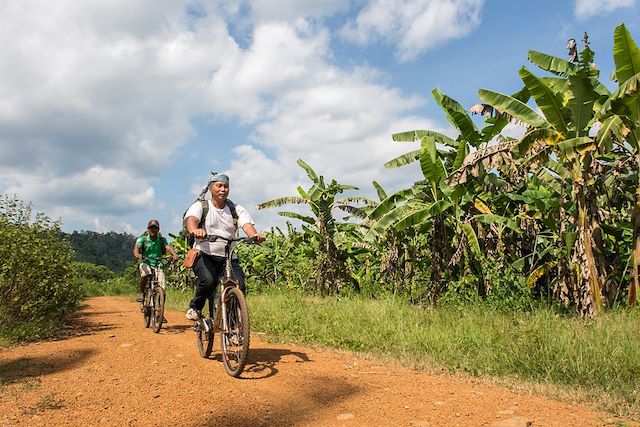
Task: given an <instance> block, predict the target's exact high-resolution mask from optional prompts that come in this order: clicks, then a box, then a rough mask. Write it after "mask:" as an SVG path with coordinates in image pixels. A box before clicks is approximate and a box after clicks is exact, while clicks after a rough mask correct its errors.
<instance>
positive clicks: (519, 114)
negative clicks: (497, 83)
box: [478, 89, 551, 128]
mask: <svg viewBox="0 0 640 427" xmlns="http://www.w3.org/2000/svg"><path fill="white" fill-rule="evenodd" d="M478 97H479V98H480V99H481V100H483V101H484V102H485V103H486V104H489V105H491V106H492V107H493V108H497V109H498V110H500V111H504V112H506V113H507V114H509V115H511V116H513V117H515V118H516V119H518V120H520V121H522V122H524V123H526V124H528V125H530V126H533V127H538V128H548V127H550V126H551V125H550V124H549V123H548V122H547V121H546V120H545V119H544V117H542V116H540V115H539V114H538V113H537V112H536V111H535V110H533V109H532V108H531V107H529V106H528V105H527V104H524V103H523V102H521V101H519V100H517V99H516V98H513V97H511V96H509V95H504V94H502V93H498V92H493V91H490V90H487V89H480V90H479V91H478Z"/></svg>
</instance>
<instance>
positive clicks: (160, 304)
mask: <svg viewBox="0 0 640 427" xmlns="http://www.w3.org/2000/svg"><path fill="white" fill-rule="evenodd" d="M163 318H164V289H162V288H161V287H160V286H158V287H157V288H156V291H155V292H154V294H153V332H155V333H156V334H157V333H158V332H160V329H161V328H162V319H163Z"/></svg>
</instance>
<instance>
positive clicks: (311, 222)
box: [278, 211, 316, 225]
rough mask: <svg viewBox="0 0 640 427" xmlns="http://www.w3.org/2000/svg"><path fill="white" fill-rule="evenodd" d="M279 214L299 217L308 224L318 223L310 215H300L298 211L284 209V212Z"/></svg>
mask: <svg viewBox="0 0 640 427" xmlns="http://www.w3.org/2000/svg"><path fill="white" fill-rule="evenodd" d="M278 215H280V216H284V217H287V218H294V219H299V220H300V221H302V222H306V223H307V224H312V225H313V224H315V223H316V220H315V219H313V218H311V217H310V216H305V215H300V214H299V213H296V212H288V211H284V212H278Z"/></svg>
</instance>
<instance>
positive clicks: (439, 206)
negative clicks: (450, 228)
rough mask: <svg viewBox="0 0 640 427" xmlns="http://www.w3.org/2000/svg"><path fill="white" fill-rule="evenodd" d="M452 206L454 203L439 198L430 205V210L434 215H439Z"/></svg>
mask: <svg viewBox="0 0 640 427" xmlns="http://www.w3.org/2000/svg"><path fill="white" fill-rule="evenodd" d="M451 206H453V204H452V203H451V202H449V201H447V200H438V201H436V202H433V203H432V204H431V206H430V207H429V212H430V213H431V215H434V216H435V215H439V214H441V213H442V212H444V211H446V210H447V209H449V208H450V207H451Z"/></svg>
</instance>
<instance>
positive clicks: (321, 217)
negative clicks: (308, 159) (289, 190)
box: [258, 159, 357, 293]
mask: <svg viewBox="0 0 640 427" xmlns="http://www.w3.org/2000/svg"><path fill="white" fill-rule="evenodd" d="M297 163H298V165H299V166H300V167H301V168H302V169H304V170H305V172H306V173H307V176H308V177H309V179H311V182H312V185H311V187H310V188H309V190H307V191H305V190H304V189H303V188H302V187H300V186H298V194H299V195H298V196H287V197H279V198H277V199H273V200H269V201H267V202H263V203H260V204H259V205H258V209H267V208H277V207H280V206H283V205H287V204H305V205H308V206H309V208H310V209H311V213H312V214H313V216H308V215H302V214H299V213H297V212H290V211H281V212H278V214H279V215H281V216H285V217H288V218H294V219H298V220H300V221H302V222H303V223H305V224H306V225H303V229H304V230H305V232H306V233H307V234H309V235H310V236H312V237H313V238H315V241H316V243H317V245H318V254H317V255H318V257H317V260H316V261H317V269H316V285H317V286H318V288H319V289H320V291H321V292H322V293H337V292H339V290H340V288H341V287H342V286H343V285H345V284H346V283H348V282H350V280H349V279H348V276H347V274H346V270H345V267H344V256H342V254H340V253H339V251H338V249H337V247H336V242H335V235H336V232H337V230H338V224H337V221H336V219H335V217H334V216H333V210H334V208H337V207H339V206H340V205H345V204H348V203H351V202H353V201H354V200H356V199H354V198H345V199H337V198H336V196H337V195H338V194H340V193H342V192H343V191H345V190H352V189H354V190H355V189H357V187H354V186H351V185H343V184H338V183H337V182H336V180H335V179H334V180H332V181H331V182H330V183H329V185H326V184H325V182H324V177H323V176H318V175H317V174H316V172H315V171H314V170H313V169H312V168H311V167H310V166H309V165H308V164H306V163H305V162H304V161H303V160H302V159H299V160H298V162H297Z"/></svg>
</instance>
